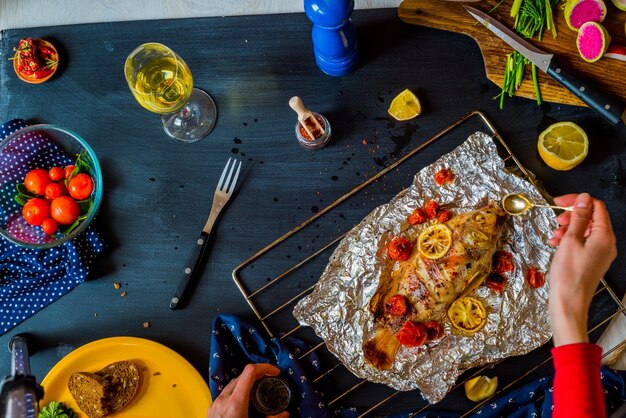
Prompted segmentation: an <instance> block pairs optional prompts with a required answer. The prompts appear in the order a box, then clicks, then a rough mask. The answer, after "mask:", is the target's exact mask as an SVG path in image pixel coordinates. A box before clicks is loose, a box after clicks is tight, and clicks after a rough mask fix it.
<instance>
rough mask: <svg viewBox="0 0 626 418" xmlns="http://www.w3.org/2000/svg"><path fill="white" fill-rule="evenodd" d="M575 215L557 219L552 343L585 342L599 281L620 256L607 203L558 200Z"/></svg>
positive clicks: (587, 198) (573, 198) (568, 197)
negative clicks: (589, 313)
mask: <svg viewBox="0 0 626 418" xmlns="http://www.w3.org/2000/svg"><path fill="white" fill-rule="evenodd" d="M554 202H555V203H556V204H557V205H559V206H573V207H574V210H573V211H572V212H565V213H562V214H561V215H559V216H558V217H557V222H558V223H559V228H557V229H556V230H555V231H554V237H553V238H552V239H550V241H549V243H550V244H551V245H556V246H558V249H557V250H556V254H555V255H554V258H553V259H552V264H551V266H550V273H549V277H550V295H549V301H548V306H549V311H550V322H551V326H552V332H553V334H554V337H553V339H554V345H555V347H558V346H559V345H564V344H573V343H577V342H587V341H588V337H587V315H588V311H589V305H590V304H591V299H592V297H593V294H594V293H595V291H596V289H597V287H598V283H599V282H600V279H601V278H602V276H604V274H605V273H606V272H607V270H608V269H609V266H610V265H611V263H612V262H613V260H615V257H616V256H617V247H616V245H615V242H616V239H615V234H614V233H613V227H612V226H611V220H610V218H609V213H608V211H607V209H606V206H605V204H604V202H602V201H600V200H598V199H593V198H592V197H591V196H589V194H587V193H582V194H579V195H576V194H569V195H565V196H560V197H557V198H555V199H554Z"/></svg>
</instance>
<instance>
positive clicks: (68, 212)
mask: <svg viewBox="0 0 626 418" xmlns="http://www.w3.org/2000/svg"><path fill="white" fill-rule="evenodd" d="M50 215H51V216H52V219H54V220H55V221H57V222H58V223H59V224H61V225H71V224H73V223H74V222H75V221H76V219H78V216H79V215H80V206H78V203H76V201H75V200H74V199H72V198H71V197H69V196H61V197H57V198H56V199H54V200H53V201H52V203H51V204H50Z"/></svg>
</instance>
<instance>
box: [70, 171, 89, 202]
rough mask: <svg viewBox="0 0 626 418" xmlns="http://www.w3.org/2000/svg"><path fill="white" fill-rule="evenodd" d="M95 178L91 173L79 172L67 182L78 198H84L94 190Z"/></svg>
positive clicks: (72, 194)
mask: <svg viewBox="0 0 626 418" xmlns="http://www.w3.org/2000/svg"><path fill="white" fill-rule="evenodd" d="M93 187H94V184H93V179H92V178H91V176H90V175H89V174H85V173H78V174H76V175H75V176H74V177H72V178H71V179H70V181H69V182H68V183H67V190H68V191H69V192H70V196H72V197H73V198H74V199H76V200H84V199H87V198H88V197H89V196H91V193H92V192H93Z"/></svg>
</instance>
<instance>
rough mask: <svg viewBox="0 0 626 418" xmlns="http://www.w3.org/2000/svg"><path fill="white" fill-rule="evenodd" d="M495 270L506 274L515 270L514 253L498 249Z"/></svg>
mask: <svg viewBox="0 0 626 418" xmlns="http://www.w3.org/2000/svg"><path fill="white" fill-rule="evenodd" d="M492 266H493V270H494V271H495V272H496V273H500V274H504V273H508V272H509V271H513V267H514V265H513V255H512V254H511V253H510V252H508V251H497V252H496V253H495V254H494V256H493V263H492Z"/></svg>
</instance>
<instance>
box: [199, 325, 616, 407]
mask: <svg viewBox="0 0 626 418" xmlns="http://www.w3.org/2000/svg"><path fill="white" fill-rule="evenodd" d="M263 335H264V333H263V332H261V331H259V330H258V329H257V328H256V327H255V326H253V325H251V324H249V323H247V322H246V321H244V320H242V319H241V318H238V317H236V316H234V315H220V316H218V317H217V318H216V319H215V321H214V322H213V335H212V337H211V358H210V362H209V376H210V382H209V386H210V389H211V395H212V396H213V399H215V398H216V397H217V396H218V395H219V394H220V393H221V392H222V389H223V388H224V387H225V386H226V385H227V384H228V382H229V381H230V380H231V379H233V378H235V377H237V376H238V375H239V374H240V373H241V372H242V371H243V368H244V367H245V365H246V364H248V363H271V364H274V365H276V366H278V368H279V369H280V370H281V376H282V377H283V378H285V379H287V380H288V381H289V384H290V386H291V389H292V391H293V392H294V400H295V405H294V409H293V410H291V411H290V412H291V416H299V417H329V416H331V413H330V412H329V411H328V410H327V408H326V406H325V404H324V401H323V393H321V392H318V391H316V390H315V388H314V386H313V385H312V383H311V382H312V380H311V379H312V378H315V377H316V376H319V375H320V374H321V373H322V372H323V370H324V368H323V366H322V365H321V364H320V361H319V358H318V357H317V356H316V355H315V354H314V353H312V354H309V355H307V356H306V357H305V358H304V359H303V360H301V361H298V360H297V358H298V354H299V353H301V352H306V350H308V348H309V347H308V346H307V345H306V344H304V343H303V342H302V341H300V340H298V339H296V338H293V337H288V338H285V339H284V340H278V339H276V338H272V339H268V338H266V337H264V336H263ZM601 378H602V386H603V388H604V393H605V398H606V406H607V412H608V414H610V413H612V412H614V411H615V410H616V409H617V408H619V407H620V406H621V405H622V403H623V401H624V400H625V399H626V385H625V383H624V382H625V380H626V372H621V371H613V370H611V369H609V368H608V367H603V368H602V374H601ZM329 396H332V394H329ZM390 402H393V400H391V401H390ZM552 408H553V397H552V377H544V378H541V379H538V380H535V381H532V382H530V383H527V384H526V385H524V386H522V387H520V388H519V389H516V390H514V391H512V392H508V393H506V394H505V395H502V396H500V397H499V398H497V399H494V400H492V401H490V402H489V404H486V405H484V406H483V407H482V408H480V409H478V410H476V411H475V412H473V413H472V414H471V415H469V417H472V418H501V417H509V418H536V417H550V416H552ZM435 409H436V406H434V407H433V411H429V412H422V413H420V414H418V415H416V416H415V418H457V417H460V416H461V415H462V414H460V413H458V412H445V411H435ZM334 412H335V414H336V415H340V416H342V417H351V416H354V417H356V416H357V415H358V411H357V410H356V409H355V408H342V409H340V410H337V411H334ZM608 414H607V415H608ZM250 416H251V417H258V416H260V415H258V414H257V413H256V411H254V410H253V408H251V409H250ZM409 416H412V415H411V413H404V414H397V415H394V416H393V417H394V418H404V417H409Z"/></svg>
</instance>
